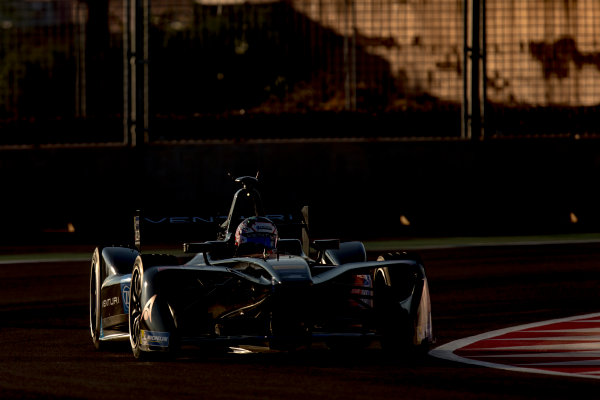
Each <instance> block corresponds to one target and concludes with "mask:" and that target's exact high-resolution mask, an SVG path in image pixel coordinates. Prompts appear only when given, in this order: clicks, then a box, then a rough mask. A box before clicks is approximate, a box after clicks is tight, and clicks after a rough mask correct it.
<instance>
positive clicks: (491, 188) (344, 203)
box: [0, 140, 600, 242]
mask: <svg viewBox="0 0 600 400" xmlns="http://www.w3.org/2000/svg"><path fill="white" fill-rule="evenodd" d="M599 169H600V142H597V141H589V140H588V141H584V140H579V141H576V140H556V141H551V140H531V141H526V140H518V141H488V142H473V143H471V142H460V141H456V142H452V141H450V142H384V141H381V142H380V141H370V142H323V143H294V144H283V143H266V144H256V143H237V144H232V145H210V144H208V145H201V146H200V145H195V146H191V145H190V146H161V147H153V146H149V147H146V148H142V149H129V148H110V147H99V148H70V149H69V148H68V149H36V150H12V151H2V152H1V153H0V178H1V180H2V182H3V185H2V189H3V190H2V192H3V195H2V209H1V210H0V212H1V218H2V221H3V224H2V228H0V234H1V237H2V238H3V240H4V241H5V242H7V241H8V242H10V241H11V240H12V241H15V240H21V239H22V238H24V237H27V238H33V237H36V238H38V237H39V238H42V239H41V240H44V239H43V238H44V237H49V235H51V234H53V233H56V232H53V231H64V230H65V229H66V228H67V226H68V224H69V223H71V224H72V225H73V227H74V228H75V233H74V234H70V235H66V234H65V235H63V237H69V238H77V240H97V239H98V238H99V237H100V236H107V237H108V238H110V237H112V236H115V234H113V232H114V231H115V230H122V229H124V228H123V227H126V228H129V227H130V225H131V224H130V221H131V220H130V215H131V214H132V213H133V211H134V210H135V209H142V210H153V211H154V212H158V213H164V214H169V215H200V214H202V215H215V214H219V213H221V214H222V213H226V212H227V211H228V206H229V202H230V200H231V196H232V194H233V193H234V191H235V190H236V189H237V187H236V185H235V184H234V183H233V182H232V180H231V179H230V178H229V177H228V176H227V173H230V174H231V175H233V176H234V177H235V176H241V175H254V174H255V173H256V172H257V171H260V176H261V182H262V192H263V198H264V201H265V204H266V207H267V209H269V210H273V211H277V212H279V211H283V209H284V208H300V207H301V206H303V205H309V206H310V207H311V209H312V215H311V220H312V221H311V222H313V225H314V227H315V232H318V233H319V234H320V235H322V236H330V235H339V236H342V237H345V236H348V237H350V236H361V237H364V238H366V237H375V236H411V235H445V234H449V235H471V234H475V235H483V234H504V233H519V234H524V233H544V232H559V231H560V232H565V231H568V232H571V231H598V229H599V228H600V225H599V223H600V218H599V216H600V213H599V212H598V211H597V204H598V196H600V195H599V194H598V193H597V190H596V185H597V182H598V176H599V173H600V171H599ZM571 213H573V215H575V216H576V217H577V223H573V222H572V221H571ZM401 216H405V217H406V218H407V219H408V220H409V221H410V223H411V224H410V225H409V226H406V225H402V224H401V223H400V217H401ZM329 222H331V223H329ZM99 227H100V228H102V229H100V230H98V229H97V228H99ZM58 233H60V232H58ZM82 238H83V239H82Z"/></svg>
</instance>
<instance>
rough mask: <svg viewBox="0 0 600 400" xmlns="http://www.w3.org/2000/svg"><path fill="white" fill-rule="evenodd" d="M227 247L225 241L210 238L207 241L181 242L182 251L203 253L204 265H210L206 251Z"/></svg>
mask: <svg viewBox="0 0 600 400" xmlns="http://www.w3.org/2000/svg"><path fill="white" fill-rule="evenodd" d="M228 247H229V244H228V243H227V242H224V241H221V240H211V241H207V242H200V243H184V244H183V252H184V253H194V254H195V253H203V254H204V262H205V263H206V265H210V262H209V261H208V253H210V252H219V251H225V250H226V249H227V248H228Z"/></svg>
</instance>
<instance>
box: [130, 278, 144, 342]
mask: <svg viewBox="0 0 600 400" xmlns="http://www.w3.org/2000/svg"><path fill="white" fill-rule="evenodd" d="M141 292H142V285H141V280H140V272H139V270H138V269H135V270H134V271H133V274H132V276H131V293H130V295H131V297H130V300H129V335H130V340H131V347H132V348H133V349H136V348H138V347H139V338H140V317H141V315H142V308H141V299H140V297H141Z"/></svg>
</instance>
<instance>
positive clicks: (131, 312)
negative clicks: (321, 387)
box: [89, 176, 433, 358]
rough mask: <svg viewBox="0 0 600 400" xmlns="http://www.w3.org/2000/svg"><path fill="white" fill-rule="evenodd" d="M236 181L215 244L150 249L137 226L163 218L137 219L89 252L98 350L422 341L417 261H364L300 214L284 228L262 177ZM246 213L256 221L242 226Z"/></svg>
mask: <svg viewBox="0 0 600 400" xmlns="http://www.w3.org/2000/svg"><path fill="white" fill-rule="evenodd" d="M236 182H238V183H240V184H241V186H242V187H241V188H240V189H239V190H238V191H237V192H236V193H235V195H234V197H233V202H232V204H231V208H230V211H229V215H228V216H227V219H226V220H225V221H224V222H223V223H222V224H221V225H220V226H219V228H220V231H219V232H218V233H217V235H216V237H215V238H214V240H209V241H200V242H187V243H182V246H183V249H182V250H183V251H182V252H181V254H180V255H176V254H147V253H145V252H143V251H142V250H141V247H142V246H141V245H142V236H143V233H144V229H146V225H148V221H151V222H152V224H151V225H156V224H155V223H156V222H157V221H158V220H157V219H153V220H150V219H148V220H146V219H145V218H144V217H143V216H142V215H140V214H138V215H136V216H135V218H134V226H135V241H134V243H135V244H134V245H132V246H130V247H127V246H109V247H97V248H96V249H95V250H94V253H93V255H92V262H91V270H90V309H89V314H90V332H91V336H92V342H93V344H94V345H95V347H96V348H101V347H102V346H103V345H105V344H106V343H107V342H110V341H117V340H129V342H130V344H131V349H132V351H133V354H134V356H135V357H137V358H140V357H145V356H149V355H165V354H171V355H172V354H176V353H177V352H178V351H180V350H181V349H183V348H185V347H187V346H190V345H193V346H195V347H199V348H201V349H202V348H205V349H207V348H208V349H212V350H214V349H222V350H225V349H229V348H231V347H234V346H235V347H240V346H241V347H242V348H243V346H244V345H255V346H257V345H260V346H268V347H269V348H271V349H279V350H290V349H297V348H301V347H303V346H309V345H310V344H311V343H314V342H317V341H318V342H322V343H325V344H327V345H329V346H331V347H334V346H336V345H347V344H348V343H352V346H354V345H355V344H356V345H362V346H364V345H366V344H367V343H371V342H372V341H378V342H379V343H381V345H382V346H383V347H384V348H385V349H390V350H394V351H400V350H402V351H403V350H407V351H410V353H413V352H414V350H423V349H427V348H428V346H429V344H431V343H432V341H433V334H432V324H431V305H430V298H429V289H428V283H427V277H426V275H425V269H424V267H423V264H422V262H421V261H420V259H419V258H418V256H416V255H411V254H408V253H405V252H396V253H388V254H384V255H381V256H379V257H378V259H377V260H376V261H369V260H367V254H366V251H365V248H364V246H363V244H362V243H361V242H358V241H350V242H340V241H339V240H337V239H336V240H331V239H326V240H314V241H312V242H310V241H309V238H308V237H309V235H308V234H309V230H308V226H307V223H306V221H307V219H308V218H307V214H306V209H304V210H303V211H304V213H303V217H302V218H300V220H299V221H294V222H291V223H290V222H289V221H282V220H278V218H276V217H275V218H268V216H265V213H264V212H263V210H262V203H261V200H260V195H259V192H258V190H257V184H258V180H257V179H256V178H254V177H248V176H245V177H241V178H238V179H236ZM249 217H250V218H249ZM251 219H253V220H254V223H256V224H260V225H253V226H250V227H249V226H248V224H246V225H244V227H245V228H244V229H245V230H244V229H242V230H240V229H239V228H238V224H239V223H240V222H243V221H246V222H248V221H250V220H251ZM257 221H258V222H257ZM251 222H252V221H251ZM284 225H287V227H286V226H284ZM290 225H291V226H292V227H294V228H297V229H286V228H289V227H290ZM159 226H160V224H159ZM240 226H241V225H240ZM154 228H156V227H154ZM236 228H238V229H237V232H236ZM294 231H295V232H296V234H290V237H283V234H282V232H294ZM265 232H266V233H265ZM236 233H237V234H236ZM244 241H246V242H245V243H243V242H244ZM203 346H205V347H203ZM206 346H208V347H206Z"/></svg>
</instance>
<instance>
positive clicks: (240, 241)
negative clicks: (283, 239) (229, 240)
mask: <svg viewBox="0 0 600 400" xmlns="http://www.w3.org/2000/svg"><path fill="white" fill-rule="evenodd" d="M278 237H279V236H278V234H277V228H276V227H275V224H274V223H273V222H272V221H271V220H270V219H268V218H265V217H250V218H246V219H245V220H243V221H242V222H241V223H240V224H239V225H238V227H237V229H236V230H235V245H236V247H237V248H238V249H239V248H240V247H255V248H262V249H265V250H268V251H270V250H274V249H275V248H276V247H277V239H278Z"/></svg>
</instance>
